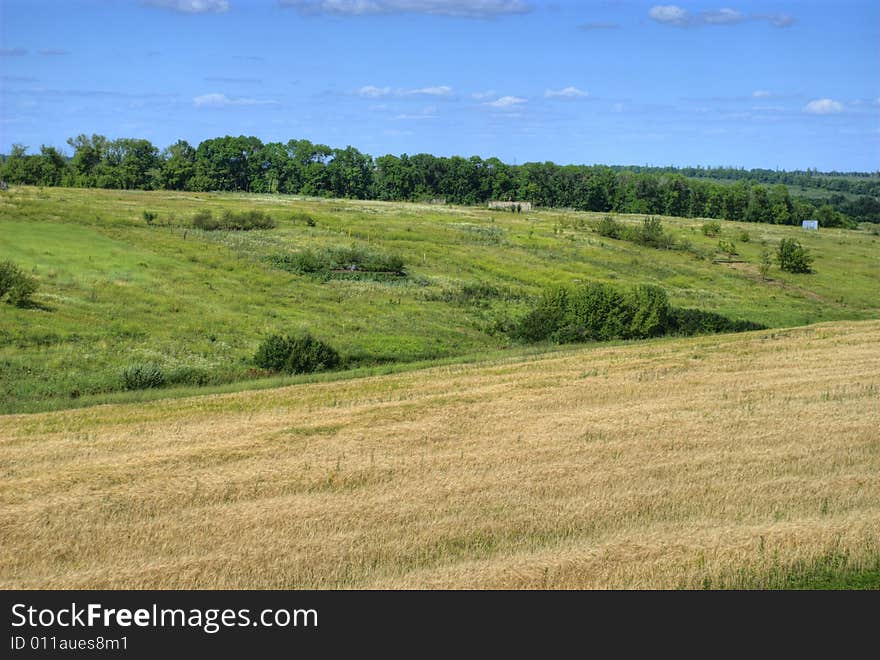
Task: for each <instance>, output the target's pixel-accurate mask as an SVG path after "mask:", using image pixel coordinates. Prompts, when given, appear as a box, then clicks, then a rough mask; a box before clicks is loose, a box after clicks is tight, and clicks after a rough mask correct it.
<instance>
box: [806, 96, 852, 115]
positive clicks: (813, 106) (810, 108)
mask: <svg viewBox="0 0 880 660" xmlns="http://www.w3.org/2000/svg"><path fill="white" fill-rule="evenodd" d="M804 112H808V113H809V114H811V115H836V114H837V113H838V112H843V104H842V103H840V102H839V101H835V100H833V99H816V100H815V101H810V102H809V103H807V105H805V106H804Z"/></svg>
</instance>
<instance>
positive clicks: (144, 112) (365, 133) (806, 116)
mask: <svg viewBox="0 0 880 660" xmlns="http://www.w3.org/2000/svg"><path fill="white" fill-rule="evenodd" d="M665 2H666V0H662V4H659V3H657V2H637V1H624V0H619V1H615V0H605V1H601V0H600V1H597V2H565V1H557V2H542V1H540V0H473V1H471V2H464V1H461V0H57V1H54V2H51V1H46V0H3V2H2V4H0V40H2V43H0V73H2V98H0V150H2V151H3V152H4V153H5V152H8V150H9V147H10V145H11V144H12V143H15V142H17V143H23V144H26V145H29V146H30V148H31V150H32V151H34V150H38V149H39V146H40V144H49V145H54V146H57V147H64V148H65V150H66V151H68V152H69V148H67V147H66V145H65V141H66V139H67V138H68V137H71V136H73V135H76V134H78V133H101V134H104V135H107V136H108V137H111V138H115V137H143V138H147V139H149V140H151V141H152V142H153V143H154V144H156V145H157V146H159V147H165V146H167V145H169V144H171V143H172V142H174V141H175V140H177V139H178V138H183V139H186V140H188V141H190V142H191V143H193V144H197V143H198V142H199V141H200V140H202V139H204V138H208V137H216V136H219V135H225V134H232V135H238V134H246V135H256V136H258V137H259V138H261V139H262V140H264V141H275V140H280V141H287V140H288V139H290V138H307V139H310V140H312V141H314V142H321V143H325V144H329V145H330V146H333V147H344V146H346V145H348V144H351V145H353V146H355V147H357V148H359V149H360V150H362V151H365V152H367V153H370V154H372V155H374V156H379V155H382V154H385V153H394V154H400V153H409V154H414V153H419V152H429V153H434V154H437V155H454V154H457V155H462V156H470V155H480V156H483V157H488V156H493V155H494V156H498V157H499V158H501V159H502V160H504V161H506V162H510V163H514V162H515V163H522V162H526V161H531V160H539V161H544V160H552V161H555V162H557V163H588V164H591V163H608V164H651V165H734V166H744V167H769V168H784V169H800V168H807V167H815V168H819V169H822V170H830V169H838V170H860V171H864V170H871V171H873V170H878V169H880V2H877V1H876V0H863V1H862V0H860V1H855V0H838V1H835V2H819V1H815V0H801V1H800V2H785V1H781V2H774V1H770V2H751V1H743V0H721V1H719V2H683V1H682V2H680V3H678V4H665ZM727 3H729V4H727Z"/></svg>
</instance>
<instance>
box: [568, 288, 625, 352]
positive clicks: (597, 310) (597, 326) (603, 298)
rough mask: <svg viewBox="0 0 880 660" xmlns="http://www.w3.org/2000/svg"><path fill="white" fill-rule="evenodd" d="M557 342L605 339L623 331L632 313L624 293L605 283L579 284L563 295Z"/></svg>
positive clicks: (620, 334) (621, 334) (622, 335)
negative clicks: (561, 316)
mask: <svg viewBox="0 0 880 660" xmlns="http://www.w3.org/2000/svg"><path fill="white" fill-rule="evenodd" d="M567 303H568V304H567V307H566V310H565V315H564V317H563V318H564V322H563V325H562V327H561V328H560V329H559V330H558V331H557V332H556V333H555V335H554V336H552V338H553V339H555V340H556V341H559V342H575V341H590V340H593V341H608V340H611V339H617V338H620V337H624V336H626V335H627V332H628V328H629V323H630V320H631V317H632V314H631V310H630V309H629V307H628V305H627V300H626V297H625V296H624V295H623V294H622V293H620V292H619V291H618V290H617V289H615V288H614V287H613V286H611V285H609V284H601V283H596V282H594V283H591V284H587V285H585V286H579V287H577V288H575V289H574V290H573V291H571V292H570V293H569V295H568V297H567Z"/></svg>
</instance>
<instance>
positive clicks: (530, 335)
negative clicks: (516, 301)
mask: <svg viewBox="0 0 880 660" xmlns="http://www.w3.org/2000/svg"><path fill="white" fill-rule="evenodd" d="M763 327H764V326H762V325H760V324H757V323H752V322H750V321H731V320H730V319H728V318H727V317H725V316H722V315H720V314H715V313H714V312H703V311H700V310H697V309H676V308H673V307H671V306H670V305H669V299H668V298H667V296H666V292H665V291H664V290H663V289H661V288H660V287H657V286H653V285H647V284H642V285H638V286H635V287H633V288H632V289H630V290H629V291H627V292H625V293H622V292H620V291H618V290H617V289H615V288H614V287H613V286H611V285H608V284H601V283H591V284H586V285H582V286H578V287H575V288H572V289H569V288H566V287H554V288H552V289H549V290H548V291H546V292H545V293H544V295H543V296H542V297H541V298H540V299H539V301H538V304H537V305H536V307H535V308H534V309H533V310H532V311H530V312H529V313H527V314H526V315H525V316H524V317H522V318H521V319H520V320H519V321H518V322H517V323H515V324H513V326H512V327H510V329H509V331H510V334H511V335H512V336H513V337H514V338H516V339H519V340H521V341H526V342H537V341H546V340H551V341H555V342H566V343H567V342H582V341H609V340H612V339H645V338H648V337H659V336H662V335H665V334H669V333H677V334H682V335H693V334H704V333H710V332H742V331H745V330H759V329H762V328H763Z"/></svg>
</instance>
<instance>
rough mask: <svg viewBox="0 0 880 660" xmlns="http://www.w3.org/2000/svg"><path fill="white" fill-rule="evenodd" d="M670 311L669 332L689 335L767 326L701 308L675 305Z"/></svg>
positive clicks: (747, 329) (742, 330)
mask: <svg viewBox="0 0 880 660" xmlns="http://www.w3.org/2000/svg"><path fill="white" fill-rule="evenodd" d="M669 311H670V313H669V334H675V335H683V336H687V337H690V336H691V335H707V334H712V333H715V332H748V331H749V330H764V329H765V328H766V327H767V326H765V325H761V324H760V323H755V322H753V321H743V320H731V319H729V318H727V317H726V316H723V315H721V314H716V313H715V312H706V311H703V310H701V309H689V308H675V307H673V308H672V309H670V310H669Z"/></svg>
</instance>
